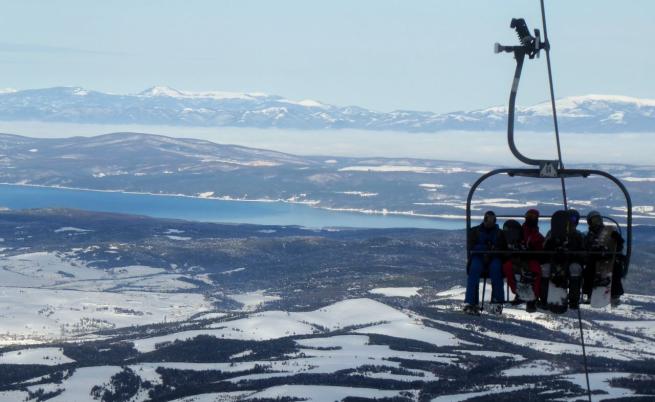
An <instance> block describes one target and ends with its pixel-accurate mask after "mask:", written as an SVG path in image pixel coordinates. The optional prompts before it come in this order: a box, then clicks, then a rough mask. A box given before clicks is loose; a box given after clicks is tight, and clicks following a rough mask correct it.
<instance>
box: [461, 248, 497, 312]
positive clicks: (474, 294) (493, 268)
mask: <svg viewBox="0 0 655 402" xmlns="http://www.w3.org/2000/svg"><path fill="white" fill-rule="evenodd" d="M483 268H484V261H483V257H482V256H480V255H474V256H472V257H471V266H470V268H469V275H468V280H467V283H466V297H465V298H464V302H465V303H466V304H474V305H477V304H478V303H479V302H480V300H479V299H480V297H479V294H480V276H482V270H483ZM489 278H491V300H492V301H494V302H497V303H503V302H504V301H505V295H504V293H505V292H504V291H503V272H502V264H501V261H500V258H493V259H492V260H491V262H490V263H489Z"/></svg>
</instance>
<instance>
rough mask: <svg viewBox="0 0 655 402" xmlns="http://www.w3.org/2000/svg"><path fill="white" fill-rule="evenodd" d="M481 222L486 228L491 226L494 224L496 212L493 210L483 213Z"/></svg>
mask: <svg viewBox="0 0 655 402" xmlns="http://www.w3.org/2000/svg"><path fill="white" fill-rule="evenodd" d="M483 223H484V225H485V226H486V227H488V228H491V227H492V226H493V225H495V224H496V214H495V213H494V211H487V212H485V213H484V218H483Z"/></svg>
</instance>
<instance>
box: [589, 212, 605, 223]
mask: <svg viewBox="0 0 655 402" xmlns="http://www.w3.org/2000/svg"><path fill="white" fill-rule="evenodd" d="M595 217H599V218H600V219H601V220H602V219H603V216H602V215H601V214H600V212H598V211H591V212H589V213H588V214H587V224H588V225H591V220H592V219H593V218H595Z"/></svg>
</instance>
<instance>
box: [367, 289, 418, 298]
mask: <svg viewBox="0 0 655 402" xmlns="http://www.w3.org/2000/svg"><path fill="white" fill-rule="evenodd" d="M420 290H421V288H417V287H406V288H375V289H371V290H369V291H368V292H369V293H373V294H377V295H382V296H387V297H412V296H417V295H418V292H419V291H420Z"/></svg>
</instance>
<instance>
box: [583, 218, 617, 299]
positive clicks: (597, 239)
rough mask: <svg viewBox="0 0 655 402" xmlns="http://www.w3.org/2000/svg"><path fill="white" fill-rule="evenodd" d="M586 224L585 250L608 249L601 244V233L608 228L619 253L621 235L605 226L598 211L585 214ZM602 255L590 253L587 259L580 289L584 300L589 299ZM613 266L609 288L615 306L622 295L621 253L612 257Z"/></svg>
mask: <svg viewBox="0 0 655 402" xmlns="http://www.w3.org/2000/svg"><path fill="white" fill-rule="evenodd" d="M587 225H588V226H589V231H588V232H587V234H586V236H585V248H586V249H587V251H596V252H598V251H608V250H607V247H606V245H605V244H602V239H601V237H602V236H601V234H603V231H604V230H610V231H611V232H610V236H611V237H612V239H613V240H614V241H615V242H616V252H617V253H620V252H621V251H622V250H623V243H624V240H623V237H621V234H620V233H619V232H618V231H617V230H616V229H615V228H613V227H607V226H605V224H604V222H603V216H602V215H601V214H600V213H599V212H598V211H591V212H589V214H588V215H587ZM603 258H607V257H603V256H598V255H590V256H589V258H588V260H587V266H586V267H585V271H584V273H583V285H582V291H583V293H584V294H585V295H586V300H585V302H588V301H589V298H590V297H591V291H592V289H593V286H594V278H595V277H596V265H597V263H598V262H599V261H601V260H602V259H603ZM614 261H615V263H614V267H613V271H612V288H611V297H612V299H611V303H612V306H617V305H618V304H619V303H620V302H621V295H623V284H622V283H621V277H622V275H623V272H622V268H623V266H622V264H621V261H622V255H620V254H619V255H617V256H616V257H615V258H614Z"/></svg>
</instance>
